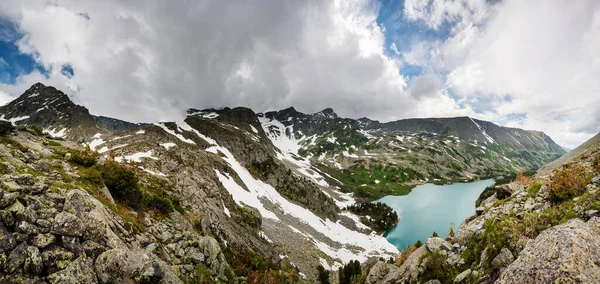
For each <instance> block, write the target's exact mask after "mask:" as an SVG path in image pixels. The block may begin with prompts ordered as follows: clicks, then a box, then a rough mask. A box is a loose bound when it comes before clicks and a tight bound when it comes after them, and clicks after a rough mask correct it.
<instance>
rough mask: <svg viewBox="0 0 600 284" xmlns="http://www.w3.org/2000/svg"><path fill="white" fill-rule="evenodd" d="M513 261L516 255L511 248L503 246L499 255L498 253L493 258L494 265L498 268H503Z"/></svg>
mask: <svg viewBox="0 0 600 284" xmlns="http://www.w3.org/2000/svg"><path fill="white" fill-rule="evenodd" d="M513 261H515V257H514V256H513V254H512V252H510V250H509V249H507V248H502V249H501V250H500V252H499V253H498V255H496V257H494V259H493V260H492V266H493V267H496V268H503V267H506V266H507V265H509V264H511V263H512V262H513Z"/></svg>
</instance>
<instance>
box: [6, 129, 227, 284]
mask: <svg viewBox="0 0 600 284" xmlns="http://www.w3.org/2000/svg"><path fill="white" fill-rule="evenodd" d="M43 143H47V141H45V139H42V138H40V137H38V136H37V135H35V134H33V133H30V132H27V131H19V135H16V136H11V138H7V137H3V138H2V143H0V159H1V161H2V163H0V173H1V174H2V177H1V178H0V186H1V189H0V196H2V197H1V199H0V208H1V210H0V217H1V222H0V252H1V253H0V282H2V283H46V282H50V283H130V282H131V281H134V282H137V283H182V279H190V283H199V282H203V281H202V278H201V277H205V279H209V280H211V281H212V279H227V275H226V273H230V271H231V269H230V268H229V266H228V264H227V262H226V260H225V257H224V255H223V253H222V252H221V248H220V246H219V244H218V242H217V241H216V240H215V239H214V238H212V237H210V236H202V235H201V234H199V233H198V232H197V230H195V229H194V226H193V225H192V224H191V223H190V222H189V220H187V219H186V218H184V217H183V216H182V215H181V214H180V213H179V212H178V211H173V212H171V213H169V214H168V215H164V214H162V213H160V212H158V211H152V210H148V211H145V212H144V213H143V216H141V215H138V213H136V212H134V211H122V210H121V209H122V208H121V207H120V206H119V207H116V206H115V203H114V201H113V198H112V196H111V194H110V192H109V191H108V190H107V189H106V188H104V190H101V191H100V192H94V191H90V192H88V191H86V190H85V189H86V187H85V186H84V185H83V184H82V183H79V182H77V180H81V176H80V169H81V168H82V167H81V166H79V165H77V164H76V163H74V162H73V161H72V157H71V154H67V155H65V156H59V155H57V154H56V153H55V152H51V151H50V147H49V146H48V145H44V144H43ZM54 143H57V142H54ZM63 143H67V142H63ZM57 144H58V143H57ZM59 145H60V144H59ZM56 147H61V146H56ZM87 189H88V190H89V188H87ZM119 214H121V215H119ZM139 226H143V227H144V230H143V231H142V230H139V229H138V228H136V227H139ZM159 256H160V257H159Z"/></svg>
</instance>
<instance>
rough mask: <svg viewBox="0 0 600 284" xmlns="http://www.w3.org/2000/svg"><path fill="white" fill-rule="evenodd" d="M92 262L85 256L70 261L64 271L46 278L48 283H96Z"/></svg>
mask: <svg viewBox="0 0 600 284" xmlns="http://www.w3.org/2000/svg"><path fill="white" fill-rule="evenodd" d="M93 268H94V261H93V260H92V259H91V258H88V257H86V256H81V257H79V258H77V259H76V260H74V261H72V262H71V263H69V265H67V267H65V269H63V270H61V271H58V272H56V273H53V274H51V275H49V276H48V280H49V281H50V283H65V284H79V283H89V284H94V283H98V280H97V278H96V273H95V272H94V269H93Z"/></svg>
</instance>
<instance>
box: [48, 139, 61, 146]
mask: <svg viewBox="0 0 600 284" xmlns="http://www.w3.org/2000/svg"><path fill="white" fill-rule="evenodd" d="M46 143H47V144H48V146H55V147H56V146H62V144H60V143H58V142H56V141H52V140H48V142H46Z"/></svg>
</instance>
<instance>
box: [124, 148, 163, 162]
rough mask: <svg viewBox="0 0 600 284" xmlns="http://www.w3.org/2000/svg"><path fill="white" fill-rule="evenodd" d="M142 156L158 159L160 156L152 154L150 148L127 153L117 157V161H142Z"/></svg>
mask: <svg viewBox="0 0 600 284" xmlns="http://www.w3.org/2000/svg"><path fill="white" fill-rule="evenodd" d="M142 158H148V159H153V160H158V158H156V157H153V156H152V150H148V151H146V152H138V153H135V154H131V155H127V156H120V157H116V158H115V161H117V162H119V163H121V162H123V161H133V162H136V163H141V162H142Z"/></svg>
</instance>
